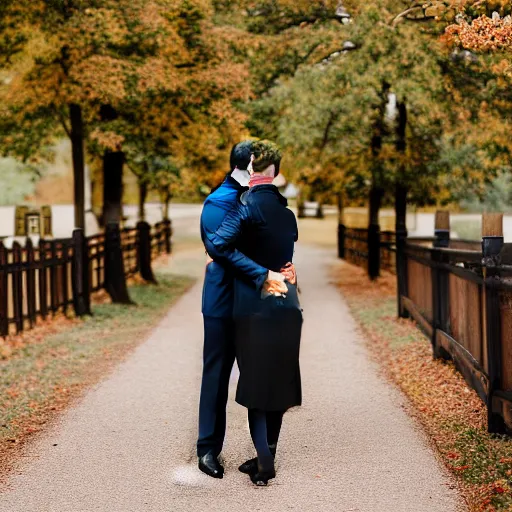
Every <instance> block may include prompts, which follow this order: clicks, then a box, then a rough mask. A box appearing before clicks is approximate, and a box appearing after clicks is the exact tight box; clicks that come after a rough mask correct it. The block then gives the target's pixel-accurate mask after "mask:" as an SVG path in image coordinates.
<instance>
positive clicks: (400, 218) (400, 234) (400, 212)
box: [395, 183, 409, 318]
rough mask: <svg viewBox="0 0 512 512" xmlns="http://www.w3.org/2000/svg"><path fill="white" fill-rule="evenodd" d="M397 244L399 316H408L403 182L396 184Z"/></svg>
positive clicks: (405, 199) (405, 217)
mask: <svg viewBox="0 0 512 512" xmlns="http://www.w3.org/2000/svg"><path fill="white" fill-rule="evenodd" d="M395 245H396V261H395V264H396V280H397V307H398V318H408V317H409V314H408V312H407V310H406V309H405V307H404V305H403V303H402V298H403V297H407V296H408V293H409V289H408V282H407V279H408V276H407V254H406V246H407V188H406V187H404V186H402V185H401V184H399V183H398V184H397V185H396V191H395Z"/></svg>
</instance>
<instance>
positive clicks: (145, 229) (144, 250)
mask: <svg viewBox="0 0 512 512" xmlns="http://www.w3.org/2000/svg"><path fill="white" fill-rule="evenodd" d="M137 267H138V269H139V272H140V275H141V276H142V279H144V280H145V281H148V282H150V283H156V279H155V276H154V274H153V270H152V268H151V226H150V225H149V224H148V223H147V222H145V221H141V222H138V223H137Z"/></svg>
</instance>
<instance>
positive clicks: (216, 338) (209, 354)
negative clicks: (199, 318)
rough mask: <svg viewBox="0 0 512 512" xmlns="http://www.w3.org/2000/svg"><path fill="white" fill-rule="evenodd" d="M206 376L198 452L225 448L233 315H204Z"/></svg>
mask: <svg viewBox="0 0 512 512" xmlns="http://www.w3.org/2000/svg"><path fill="white" fill-rule="evenodd" d="M203 320H204V349H203V379H202V383H201V397H200V401H199V437H198V441H197V455H198V457H202V456H203V455H206V454H207V453H210V452H211V453H213V454H214V455H215V456H216V457H217V456H218V455H219V454H220V452H221V451H222V445H223V444H224V436H225V433H226V404H227V401H228V392H229V379H230V375H231V370H232V369H233V364H234V362H235V327H234V322H233V319H232V318H214V317H209V316H203Z"/></svg>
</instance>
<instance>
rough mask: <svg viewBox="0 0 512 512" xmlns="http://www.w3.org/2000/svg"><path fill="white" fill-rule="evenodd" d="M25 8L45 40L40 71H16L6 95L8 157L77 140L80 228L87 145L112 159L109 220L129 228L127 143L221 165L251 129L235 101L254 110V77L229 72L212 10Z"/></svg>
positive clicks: (38, 42) (190, 3) (205, 5)
mask: <svg viewBox="0 0 512 512" xmlns="http://www.w3.org/2000/svg"><path fill="white" fill-rule="evenodd" d="M18 6H19V8H17V9H15V10H11V11H10V15H11V16H14V18H12V19H15V20H16V21H17V23H18V25H19V26H22V25H23V26H26V25H29V26H30V28H31V31H32V34H33V35H32V39H31V40H30V41H31V42H30V43H27V44H26V45H25V48H26V49H27V51H29V52H30V59H29V62H28V63H27V65H26V66H24V67H23V68H21V69H17V68H15V67H14V68H13V69H12V81H11V82H10V84H9V86H8V87H6V88H5V90H4V91H3V94H2V98H1V101H2V104H3V105H7V107H8V108H6V109H5V113H6V116H5V117H4V118H3V121H2V126H1V132H2V134H3V137H2V147H3V148H5V149H4V151H5V152H6V153H9V154H15V155H18V156H22V157H24V158H29V157H31V156H33V155H34V154H36V153H37V151H38V150H39V149H42V148H44V147H45V146H46V144H47V143H48V142H49V141H50V140H52V138H54V137H57V136H60V135H63V134H66V135H67V136H69V137H70V139H71V141H72V143H73V162H74V173H75V182H76V191H75V192H76V204H77V208H76V211H77V216H78V217H80V215H81V212H83V207H82V206H81V205H82V204H83V190H80V185H81V184H82V182H83V165H84V141H85V142H86V143H87V148H88V149H89V151H90V152H92V153H93V154H94V153H96V154H97V153H98V152H102V153H103V168H104V183H105V184H106V187H105V197H104V200H105V201H104V220H105V221H109V220H113V221H119V217H120V210H121V207H120V198H121V183H122V180H121V176H122V169H123V165H124V164H125V162H126V158H127V154H126V152H125V147H124V145H125V144H126V145H130V144H131V143H132V142H133V140H135V139H136V138H137V137H141V138H142V139H144V140H145V141H148V144H149V146H151V148H154V147H157V146H158V147H164V148H165V149H164V154H172V155H173V157H174V158H176V159H177V160H179V161H180V163H183V162H185V161H186V163H187V164H190V165H195V164H198V163H203V164H208V165H212V162H214V161H215V159H216V158H218V154H219V151H222V150H223V149H224V147H226V148H227V146H228V145H229V142H230V139H231V138H232V137H233V130H234V129H235V128H234V127H235V125H238V126H240V125H241V121H242V118H241V117H240V115H239V114H238V113H237V112H236V111H235V110H234V109H233V108H232V106H231V105H232V104H231V100H233V99H236V98H240V99H247V91H248V87H247V86H246V85H244V82H245V81H246V80H245V79H246V76H247V73H246V71H245V70H244V68H243V67H242V66H240V67H237V66H236V65H229V64H228V65H226V59H227V58H228V57H229V50H230V43H229V41H227V42H226V43H223V41H222V38H223V37H224V32H223V31H222V30H219V29H218V28H217V27H215V26H213V24H212V23H211V22H210V21H209V19H210V17H211V14H212V12H213V11H212V6H211V4H210V2H209V1H208V0H187V1H186V2H177V1H174V0H152V1H149V2H146V1H142V0H135V1H117V0H116V1H114V0H98V1H97V2H94V3H93V4H90V3H85V2H82V1H79V0H74V1H73V0H72V1H69V2H65V3H62V2H60V1H57V0H46V1H39V2H28V0H27V1H25V2H23V1H22V2H18ZM22 14H23V16H22ZM16 16H18V17H17V18H16ZM3 19H4V20H7V19H8V17H7V15H5V16H4V17H3ZM9 19H11V18H9ZM16 51H18V49H16ZM4 108H5V107H4ZM28 134H30V137H27V135H28ZM29 141H30V142H29ZM130 154H132V153H130ZM150 154H151V155H152V154H153V153H152V152H151V151H150ZM111 193H112V195H110V194H111ZM78 217H77V220H76V224H77V225H83V217H80V218H78Z"/></svg>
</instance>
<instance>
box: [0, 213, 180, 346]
mask: <svg viewBox="0 0 512 512" xmlns="http://www.w3.org/2000/svg"><path fill="white" fill-rule="evenodd" d="M171 236H172V229H171V223H170V221H163V222H159V223H157V224H155V225H154V226H153V227H151V226H150V225H149V224H147V223H146V222H139V223H138V224H137V227H135V228H124V229H122V230H120V229H119V227H118V226H117V225H116V226H114V227H113V229H110V230H107V231H106V233H100V234H97V235H94V236H90V237H85V236H84V233H83V230H80V229H76V230H75V231H74V232H73V236H72V237H71V238H66V239H53V240H45V239H41V240H40V241H39V243H38V244H33V242H32V240H31V239H30V238H27V239H26V243H25V246H24V247H22V246H21V245H20V244H19V243H18V242H14V243H13V245H12V248H10V249H8V248H7V247H5V246H4V244H3V243H2V242H1V241H0V336H4V337H5V336H7V335H8V334H10V333H12V332H16V333H20V332H22V331H23V330H25V329H27V328H32V327H34V325H36V323H37V320H38V318H42V319H46V318H47V317H48V316H49V315H54V314H56V313H57V312H62V313H64V314H66V313H68V312H69V311H70V310H73V311H74V313H75V314H76V315H77V316H83V315H84V314H88V313H89V312H90V301H91V293H93V292H97V291H98V290H101V289H104V288H107V289H108V288H109V275H110V276H111V277H110V279H111V281H112V280H114V278H115V276H116V275H119V272H121V275H124V276H125V277H129V276H133V275H135V274H137V273H140V274H141V275H142V277H144V278H145V279H147V280H153V278H152V275H153V274H152V270H151V262H152V260H153V259H154V258H156V257H157V256H158V255H160V254H163V253H170V252H171ZM116 240H117V242H116ZM116 243H117V245H118V246H119V249H120V255H121V257H120V258H119V259H118V261H115V259H112V258H108V257H107V253H108V251H109V250H110V249H109V247H115V244H116ZM109 261H111V263H110V264H109ZM109 265H110V266H111V267H112V265H114V266H115V267H116V268H111V269H110V271H109Z"/></svg>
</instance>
